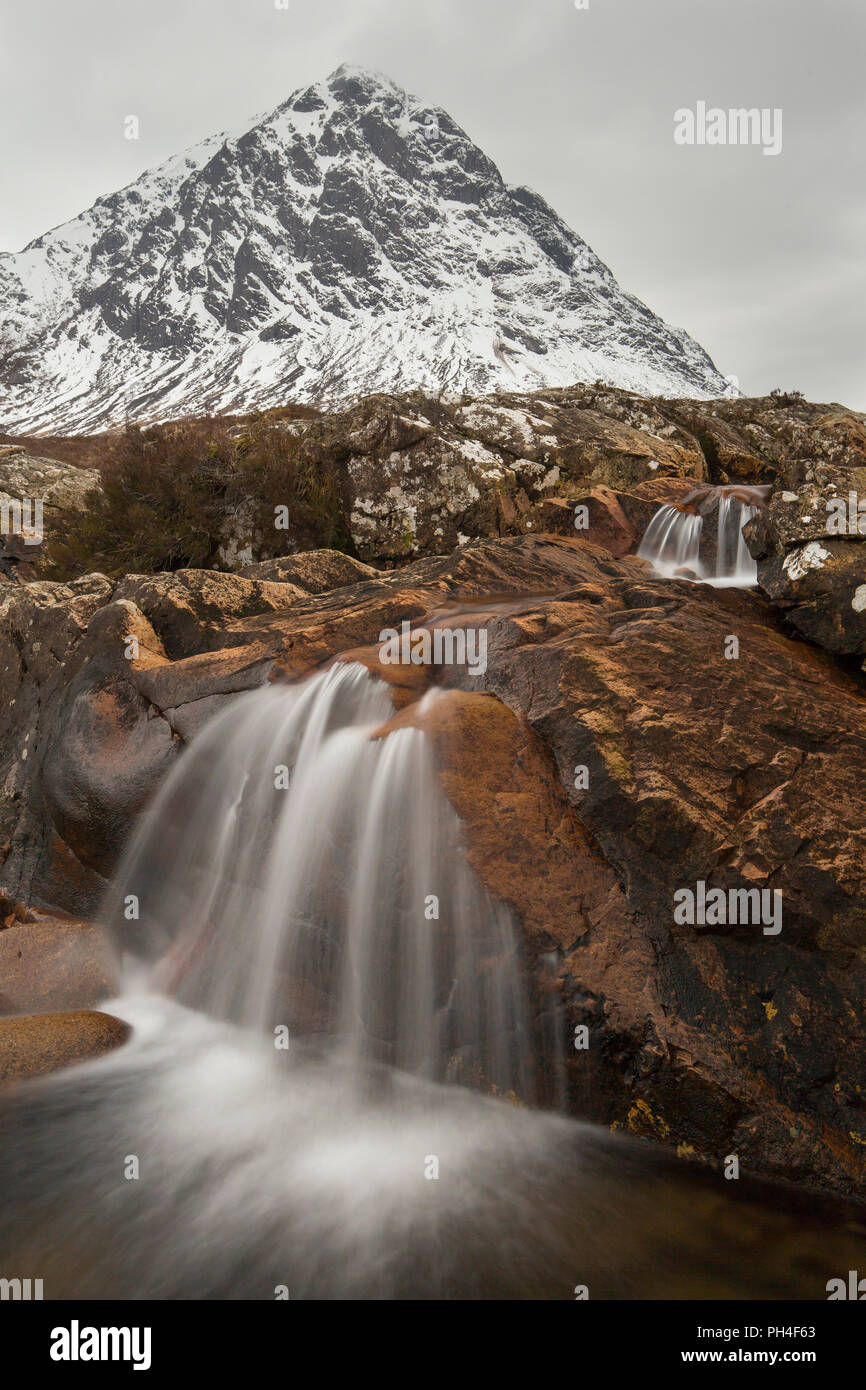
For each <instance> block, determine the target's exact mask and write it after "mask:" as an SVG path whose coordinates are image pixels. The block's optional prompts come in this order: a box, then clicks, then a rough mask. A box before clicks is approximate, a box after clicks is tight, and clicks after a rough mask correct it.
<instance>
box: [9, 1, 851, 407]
mask: <svg viewBox="0 0 866 1390" xmlns="http://www.w3.org/2000/svg"><path fill="white" fill-rule="evenodd" d="M288 4H289V8H288V9H287V10H282V9H277V8H276V3H275V0H146V3H142V0H137V2H134V0H38V3H34V0H0V15H2V29H0V142H2V143H0V250H5V251H12V250H18V249H20V248H21V246H23V245H24V244H25V243H26V242H27V241H28V240H30V239H31V238H32V237H34V236H37V235H38V234H39V233H40V232H43V231H45V230H47V229H48V228H49V227H51V226H54V225H56V224H57V223H59V222H62V221H65V220H66V219H67V218H69V217H71V216H73V215H74V214H75V213H77V212H80V211H82V210H83V209H84V208H86V207H88V206H89V205H90V204H91V203H92V202H93V201H94V199H95V198H97V197H98V196H99V195H100V194H104V193H110V192H112V191H113V190H114V189H116V188H118V187H120V186H122V185H123V184H125V183H128V182H130V180H131V179H133V178H134V177H135V176H136V175H137V174H139V173H140V172H141V171H142V170H143V169H145V168H148V167H150V166H151V165H154V164H157V163H159V162H160V161H161V160H163V159H164V158H166V157H167V156H168V155H171V154H175V153H177V152H178V151H179V150H180V149H182V148H184V147H185V146H187V145H190V144H193V143H195V142H196V141H197V140H199V139H201V138H202V137H203V136H205V135H208V134H211V133H212V132H214V131H217V130H221V129H224V128H236V127H240V126H243V124H244V122H245V120H246V118H247V117H251V116H253V115H255V114H257V113H260V112H263V111H267V110H269V109H271V108H272V107H274V106H276V105H278V104H279V103H280V102H281V101H283V100H285V98H286V97H287V96H288V95H289V93H290V92H292V91H293V90H295V89H296V88H297V87H300V86H302V85H307V84H309V83H310V82H313V81H316V80H317V79H319V78H322V77H325V76H326V75H327V74H328V73H329V72H331V71H332V70H333V69H334V68H335V67H338V66H339V64H340V63H342V62H350V63H361V64H365V65H367V66H369V67H374V68H377V69H379V70H380V71H383V72H386V73H387V74H388V75H389V76H391V77H392V78H393V79H394V80H395V81H396V82H399V83H400V84H401V85H402V86H403V87H405V88H407V89H408V90H409V91H411V92H413V93H415V94H416V95H418V96H420V97H422V98H424V99H425V100H427V101H430V102H432V103H434V104H437V105H439V106H443V107H445V109H446V110H447V111H449V112H450V114H451V115H452V116H453V117H454V119H455V120H456V121H458V122H459V123H460V124H461V125H462V126H463V127H464V128H465V129H466V131H467V132H468V134H469V135H470V136H471V137H472V138H473V139H474V140H475V141H476V143H477V144H479V145H480V146H481V147H482V148H483V149H484V150H485V152H486V153H487V154H488V155H489V156H490V157H491V158H492V159H493V160H495V162H496V163H497V164H498V166H499V168H500V169H501V171H502V174H503V176H504V177H505V179H506V180H507V181H508V182H509V183H514V184H521V183H525V184H529V185H530V186H531V187H533V188H535V189H537V190H538V192H539V193H541V194H542V195H543V196H544V197H545V198H547V200H548V201H549V202H550V203H551V204H552V205H553V207H554V208H555V209H556V210H557V212H558V213H559V214H560V215H561V216H562V217H563V218H564V219H565V220H566V221H567V222H568V223H570V225H571V226H572V227H574V229H575V230H576V231H577V232H578V233H579V234H580V235H581V236H582V237H583V238H584V239H585V240H586V241H588V242H589V243H590V245H591V246H592V247H593V249H594V250H595V251H596V252H597V254H598V255H599V256H600V257H601V258H602V260H604V261H605V262H606V263H607V264H608V265H609V266H610V268H611V269H612V271H613V272H614V274H615V275H616V277H617V278H618V280H619V281H620V283H621V284H622V285H623V286H624V287H625V288H626V289H627V290H630V291H631V292H632V293H634V294H636V295H638V296H639V297H640V298H641V299H643V300H645V301H646V302H647V304H648V305H649V306H650V307H651V308H652V309H653V310H654V311H655V312H656V313H659V314H661V315H662V317H664V318H665V319H667V320H668V321H669V322H671V323H673V324H676V325H678V326H682V327H684V328H686V329H687V330H688V332H689V333H691V334H692V336H693V337H695V338H697V339H698V341H699V342H700V343H701V344H702V345H703V346H704V347H705V348H706V349H707V351H708V352H709V353H710V355H711V357H713V359H714V360H715V362H716V364H717V366H718V367H719V368H720V370H721V371H723V372H725V373H734V374H736V376H737V377H738V378H739V381H740V385H741V387H742V389H743V390H745V391H747V392H748V393H749V394H755V393H758V392H763V391H767V390H770V389H771V388H772V387H774V386H782V387H785V388H787V389H799V390H802V391H804V392H805V393H806V394H807V395H808V396H810V397H811V398H813V399H815V400H825V401H833V400H836V401H841V402H843V403H845V404H847V405H851V406H856V407H858V408H860V409H866V326H864V324H866V313H864V310H866V179H864V173H866V167H864V166H866V154H864V151H866V138H864V137H866V83H864V76H863V74H864V61H866V0H811V3H810V2H809V0H589V7H588V9H585V10H578V9H577V8H576V6H575V0H288ZM698 100H704V101H706V102H707V103H708V104H709V105H710V106H719V107H723V108H729V107H737V106H757V107H769V108H773V107H781V108H782V111H783V148H782V152H781V154H780V155H779V156H778V157H777V158H772V157H767V156H764V155H763V154H762V152H761V150H760V149H759V148H755V147H748V146H746V147H743V146H732V147H710V146H703V147H698V146H694V147H683V146H677V145H675V143H674V140H673V124H674V123H673V113H674V111H675V110H676V109H678V108H681V107H694V106H695V103H696V102H697V101H698ZM129 114H135V115H137V116H138V117H139V119H140V122H141V138H140V139H139V140H138V141H137V142H135V141H128V140H126V139H124V134H123V131H124V125H123V122H124V117H125V116H127V115H129Z"/></svg>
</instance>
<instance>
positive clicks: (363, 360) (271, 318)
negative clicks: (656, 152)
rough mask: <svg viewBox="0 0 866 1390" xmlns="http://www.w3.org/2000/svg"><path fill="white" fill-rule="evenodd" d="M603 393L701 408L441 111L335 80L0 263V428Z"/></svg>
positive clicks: (693, 362)
mask: <svg viewBox="0 0 866 1390" xmlns="http://www.w3.org/2000/svg"><path fill="white" fill-rule="evenodd" d="M599 378H601V379H602V380H605V381H607V382H609V383H611V384H613V385H617V386H622V387H625V388H627V389H629V390H635V391H639V392H644V393H646V394H652V395H665V394H667V395H681V396H687V395H693V396H713V395H722V394H725V393H726V391H727V389H728V388H727V385H726V383H725V381H724V380H723V378H722V377H721V376H720V375H719V374H718V372H717V371H716V369H715V367H714V366H713V364H712V362H711V361H710V359H709V358H708V357H707V355H706V353H704V352H703V350H702V349H701V348H700V347H699V346H698V345H697V344H696V343H695V342H693V341H692V339H691V338H689V337H688V335H687V334H685V333H684V332H682V331H681V330H679V329H673V328H669V327H668V326H667V325H666V324H664V323H663V322H662V321H661V320H660V319H658V318H657V317H656V316H655V315H654V314H652V313H651V311H650V310H649V309H647V308H646V307H645V306H644V305H643V304H641V303H640V302H639V301H637V300H636V299H634V298H633V297H632V296H631V295H628V294H626V293H625V292H624V291H623V290H621V289H620V287H619V285H618V284H617V283H616V281H615V280H614V277H613V276H612V274H611V272H610V271H609V270H608V269H607V267H606V266H605V265H604V264H603V263H602V262H601V261H600V260H599V259H598V257H597V256H595V255H594V253H593V252H592V251H591V250H590V248H589V247H588V246H587V245H586V243H585V242H583V241H582V240H581V239H580V237H579V236H577V235H576V234H575V233H574V232H573V231H572V230H571V229H570V228H569V227H568V226H566V224H565V223H564V222H562V220H561V219H560V218H558V217H557V216H556V214H555V213H554V212H553V210H552V209H551V208H550V207H549V206H548V204H547V203H546V202H545V201H544V199H543V198H541V197H539V195H538V194H536V193H534V192H532V190H531V189H527V188H509V187H507V186H506V185H505V184H504V182H503V180H502V177H501V175H500V173H499V170H498V169H497V168H496V165H495V164H494V163H493V162H492V160H490V159H489V158H488V157H487V155H486V154H485V153H484V152H483V151H482V150H481V149H479V148H478V146H477V145H475V144H474V143H473V142H472V140H471V139H470V138H469V136H468V135H467V134H466V132H465V131H463V130H461V128H460V127H459V126H458V125H457V124H456V122H454V121H453V120H452V119H451V118H450V117H449V116H448V115H447V113H446V112H444V111H442V110H440V109H438V108H435V107H429V106H424V105H422V104H420V103H419V102H417V101H415V100H414V98H411V97H408V96H407V95H406V93H405V92H404V91H403V89H402V88H400V87H398V86H397V84H396V83H394V82H392V80H391V79H390V78H389V77H386V76H384V75H383V74H381V73H377V72H374V71H372V70H370V69H368V68H365V67H360V66H358V65H356V64H348V63H345V64H342V65H341V66H340V67H338V68H337V69H336V70H335V71H334V72H333V73H331V75H330V76H329V77H328V78H327V79H326V81H325V82H322V83H319V84H317V85H315V86H312V87H308V88H306V89H304V90H301V91H298V92H297V93H295V94H294V95H293V96H292V97H290V98H289V100H288V101H287V102H286V103H285V104H284V105H283V106H281V107H279V108H278V109H277V110H276V111H274V112H272V113H271V114H270V115H268V116H265V117H263V118H261V119H260V120H259V121H258V122H257V123H256V124H255V125H253V126H252V127H251V128H250V129H249V130H248V131H246V132H245V134H243V135H241V136H240V137H238V138H232V139H228V140H226V139H224V138H222V137H215V138H214V139H212V140H209V141H203V142H202V143H201V144H200V145H199V146H197V147H196V148H195V149H194V150H191V151H187V152H186V153H185V154H184V155H181V156H178V157H177V158H176V159H173V160H170V161H168V162H167V163H166V164H165V165H163V166H161V167H160V168H159V169H156V170H151V171H150V172H149V173H147V174H144V175H142V177H141V178H140V179H138V180H137V181H136V182H135V183H133V184H131V185H129V186H128V187H127V188H124V189H121V190H120V191H119V192H118V193H115V194H112V195H110V196H109V197H106V198H102V199H100V200H99V201H98V202H97V203H96V204H94V206H93V207H92V208H90V209H89V211H88V212H86V213H83V214H82V215H81V216H80V217H78V218H75V219H74V220H73V221H72V222H70V223H67V224H66V225H65V226H63V227H59V228H56V229H55V230H54V231H52V232H48V233H46V234H45V235H44V236H43V237H40V238H39V239H38V240H37V241H35V242H33V243H31V245H30V246H29V247H27V248H25V250H24V251H22V252H20V253H19V254H18V255H12V256H5V257H3V258H0V388H2V406H0V428H2V429H5V430H8V431H18V432H25V431H29V432H35V431H38V430H45V431H50V432H57V433H61V432H75V431H78V430H82V431H83V430H87V429H95V428H103V427H105V426H107V425H113V424H117V423H118V422H120V421H122V420H124V419H129V418H131V419H142V420H148V419H158V418H165V417H167V416H171V415H177V414H183V413H189V412H191V411H214V412H218V411H230V410H232V411H239V410H247V409H252V408H256V407H260V406H268V405H272V404H279V403H281V402H284V401H286V400H288V399H295V400H299V401H311V402H316V403H335V402H337V401H340V400H343V399H346V398H349V397H352V396H355V395H358V394H363V393H366V392H371V391H400V390H407V389H415V388H419V389H424V390H428V391H441V390H447V391H449V392H472V393H476V394H481V393H483V392H486V391H493V390H497V389H512V390H532V389H537V388H539V387H543V386H560V385H571V384H573V383H574V382H575V381H587V380H589V381H595V380H596V379H599Z"/></svg>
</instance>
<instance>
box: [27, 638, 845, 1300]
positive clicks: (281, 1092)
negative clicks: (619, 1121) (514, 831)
mask: <svg viewBox="0 0 866 1390" xmlns="http://www.w3.org/2000/svg"><path fill="white" fill-rule="evenodd" d="M433 698H436V697H435V696H434V697H433ZM391 713H392V710H391V704H390V699H389V697H388V694H387V691H386V689H385V688H384V687H383V686H382V685H381V684H380V683H379V682H377V681H375V680H373V679H372V678H371V677H370V676H368V675H367V673H366V672H365V671H364V670H363V669H362V668H360V667H357V666H352V665H339V664H338V665H336V666H334V667H332V668H331V669H330V670H328V671H326V672H324V673H323V674H321V675H319V676H316V677H314V678H313V679H312V680H310V681H308V682H306V683H304V684H301V685H298V686H294V687H277V686H274V687H269V688H267V689H264V690H262V691H258V692H255V693H252V694H248V695H243V696H239V697H238V699H237V700H236V701H234V702H233V703H232V704H231V705H230V707H229V708H228V709H227V710H226V711H224V712H223V713H222V714H220V715H218V716H217V717H216V718H215V719H214V720H213V721H212V722H211V723H210V724H209V725H208V726H207V727H206V728H205V729H204V730H203V731H202V732H201V734H200V735H199V736H198V737H197V738H196V739H195V740H194V742H193V743H192V745H191V746H190V748H189V749H187V750H186V752H185V753H184V754H183V755H182V756H181V758H180V759H179V760H178V763H177V765H176V767H175V769H174V770H173V772H172V774H171V776H170V777H169V778H168V780H167V781H166V783H165V785H164V786H163V788H162V790H161V791H160V792H159V794H158V795H157V797H156V798H155V800H154V802H153V804H152V806H151V808H150V810H149V812H148V813H147V815H146V816H145V818H144V820H143V821H142V824H141V826H140V828H139V830H138V832H137V833H136V834H135V836H134V838H133V840H132V842H131V844H130V847H129V850H128V852H127V854H126V855H125V857H124V859H123V862H122V863H121V865H120V867H119V869H118V872H117V875H116V878H115V882H114V884H113V886H112V888H111V890H110V892H109V894H108V896H107V899H106V904H105V908H106V914H107V917H108V919H110V921H111V924H112V927H113V929H114V930H115V932H116V934H117V937H118V939H119V941H120V942H121V944H122V947H123V949H124V952H125V954H126V956H127V958H128V962H129V969H128V971H127V981H128V988H127V993H126V994H125V995H124V996H123V997H122V998H119V999H115V1000H110V1001H108V1003H107V1005H106V1007H107V1008H108V1009H109V1011H110V1012H112V1013H115V1014H117V1015H119V1016H120V1017H122V1018H125V1019H127V1020H128V1021H129V1023H130V1024H131V1025H132V1036H131V1038H130V1039H129V1041H128V1042H127V1043H126V1044H124V1046H123V1047H121V1048H119V1049H117V1050H116V1051H114V1052H111V1053H108V1054H107V1055H105V1056H103V1057H100V1058H97V1059H94V1060H92V1061H90V1062H86V1063H83V1064H79V1065H77V1066H71V1067H69V1068H67V1069H66V1070H64V1071H62V1072H59V1073H57V1074H55V1075H52V1076H48V1077H46V1078H43V1079H42V1080H41V1081H35V1082H30V1083H25V1084H18V1085H16V1086H14V1087H11V1088H8V1089H7V1090H6V1091H5V1093H4V1096H3V1102H2V1104H0V1194H2V1195H0V1273H2V1274H4V1275H11V1274H17V1275H23V1276H29V1275H33V1276H35V1277H38V1278H39V1279H41V1280H42V1281H43V1283H44V1296H45V1298H47V1299H73V1300H79V1299H118V1298H122V1299H149V1298H157V1299H262V1300H270V1299H274V1298H275V1297H276V1298H285V1297H289V1298H291V1299H293V1300H296V1299H304V1298H405V1297H409V1298H437V1297H451V1298H496V1297H498V1298H550V1299H560V1298H561V1299H572V1298H573V1297H574V1291H575V1286H576V1285H582V1286H586V1288H587V1289H588V1290H589V1291H590V1295H591V1297H592V1298H593V1299H597V1298H640V1297H643V1298H686V1297H691V1298H718V1297H723V1298H743V1297H749V1296H752V1297H758V1298H777V1297H783V1296H789V1297H799V1298H808V1297H813V1298H814V1297H819V1298H823V1297H825V1289H824V1285H825V1282H826V1279H827V1278H828V1277H829V1275H830V1274H834V1273H837V1272H838V1271H839V1270H845V1269H848V1268H851V1269H855V1268H858V1267H860V1266H861V1265H862V1252H863V1246H862V1243H861V1242H860V1241H859V1239H858V1238H857V1237H856V1236H855V1235H852V1234H849V1232H848V1230H847V1228H845V1227H843V1226H842V1224H841V1222H842V1218H841V1217H839V1218H838V1219H834V1220H830V1221H828V1218H827V1214H826V1211H824V1210H818V1211H817V1212H815V1213H812V1212H810V1211H809V1210H804V1209H803V1204H802V1201H801V1202H800V1204H799V1205H797V1206H795V1207H793V1209H790V1210H789V1209H788V1208H786V1206H785V1200H786V1199H785V1195H784V1194H779V1193H777V1192H776V1190H775V1189H770V1192H771V1194H772V1200H769V1199H768V1192H767V1189H764V1188H759V1189H758V1190H757V1191H752V1190H751V1189H750V1185H749V1180H748V1178H745V1177H744V1178H741V1180H740V1181H739V1182H737V1183H727V1182H725V1181H724V1180H722V1179H721V1178H717V1177H714V1176H713V1175H712V1174H711V1173H709V1172H704V1171H695V1170H694V1169H693V1168H692V1167H690V1166H689V1165H686V1164H683V1163H681V1162H680V1161H679V1160H677V1159H671V1158H667V1157H665V1156H664V1155H663V1154H660V1153H657V1152H655V1151H654V1150H653V1149H652V1148H645V1147H641V1148H638V1147H636V1146H635V1145H633V1144H632V1143H629V1141H627V1140H625V1139H623V1138H622V1137H621V1136H617V1135H612V1134H610V1133H609V1132H607V1130H606V1129H601V1128H599V1127H596V1126H592V1125H586V1124H578V1123H576V1122H574V1121H572V1120H567V1119H565V1118H564V1117H562V1116H560V1115H556V1114H551V1113H549V1112H543V1111H538V1110H532V1109H529V1108H527V1107H525V1106H522V1105H514V1104H506V1103H504V1102H503V1100H501V1099H491V1098H489V1097H488V1096H485V1095H481V1094H479V1092H478V1090H477V1089H470V1088H468V1087H465V1086H462V1085H441V1084H438V1082H437V1081H436V1080H435V1079H430V1078H447V1079H452V1080H461V1079H468V1080H471V1081H477V1082H478V1083H480V1085H481V1086H482V1087H483V1088H486V1089H488V1090H492V1089H494V1088H495V1089H496V1090H498V1091H500V1092H503V1093H505V1094H506V1095H507V1096H508V1098H509V1099H514V1098H515V1097H516V1096H524V1097H526V1096H531V1095H532V1093H533V1089H534V1087H533V1082H534V1076H533V1071H534V1065H533V1064H534V1063H539V1062H540V1063H541V1069H546V1070H547V1071H548V1072H549V1073H550V1074H552V1075H560V1074H561V1070H562V1062H563V1058H564V1051H565V1048H564V1040H562V1039H560V1040H559V1043H558V1047H555V1048H553V1049H548V1050H545V1049H544V1048H542V1049H541V1050H540V1052H538V1053H535V1054H534V1053H533V1042H534V1040H533V1037H532V1036H531V1033H532V1030H531V1028H530V1024H529V1017H528V1014H529V1011H528V1008H527V1003H526V1000H525V998H524V992H523V986H522V982H521V981H522V976H521V972H520V970H519V962H518V953H517V947H516V933H515V930H514V925H513V923H512V921H511V919H510V916H509V914H508V913H507V911H506V910H505V909H504V908H503V907H502V905H498V904H495V903H493V902H492V901H491V899H490V898H489V896H488V894H487V893H486V891H485V890H484V889H483V887H482V886H481V884H480V883H479V882H478V880H477V879H476V878H475V876H474V875H473V873H472V872H471V870H470V868H469V866H468V864H467V863H466V860H465V857H464V853H463V846H462V844H461V840H460V826H459V824H458V821H457V818H456V816H455V815H454V812H453V810H452V808H451V807H450V804H449V803H448V802H447V801H446V800H445V799H444V797H443V796H442V794H441V792H440V789H439V786H438V784H437V782H436V780H435V777H434V774H433V769H432V764H431V760H430V752H429V749H428V746H427V743H426V739H425V736H424V735H423V734H422V733H420V732H419V731H418V730H413V729H409V728H400V729H397V730H395V731H391V732H386V731H383V730H382V727H381V726H382V725H383V723H385V722H386V721H387V719H388V718H389V717H390V715H391ZM433 898H438V899H439V912H438V917H437V916H436V915H435V914H433V913H432V912H430V913H428V912H427V911H425V907H427V906H429V905H430V902H431V900H432V899H433ZM136 903H137V908H138V915H137V917H136V915H135V912H134V910H133V909H134V908H135V906H136ZM160 991H165V992H160ZM170 995H174V996H176V997H174V998H172V997H170ZM180 1001H183V1002H180ZM282 1023H288V1024H289V1028H290V1035H291V1043H290V1047H289V1048H288V1049H287V1050H286V1049H282V1048H280V1047H278V1046H276V1045H275V1043H276V1038H275V1037H273V1036H270V1037H269V1029H270V1026H271V1025H272V1024H274V1025H276V1026H277V1027H279V1025H280V1024H282ZM316 1033H318V1036H317V1037H314V1036H312V1035H314V1034H316ZM332 1035H336V1036H337V1040H338V1043H339V1046H335V1043H334V1039H333V1036H332ZM325 1040H327V1041H325ZM582 1055H583V1056H584V1057H586V1056H587V1055H588V1054H586V1053H584V1054H582ZM373 1056H375V1057H377V1058H385V1059H387V1060H388V1061H389V1062H391V1063H396V1065H383V1064H382V1062H381V1061H377V1060H372V1057H373ZM535 1069H537V1068H535ZM413 1072H414V1073H416V1074H415V1075H413V1074H412V1073H413ZM590 1074H591V1073H590ZM511 1093H514V1094H513V1095H512V1094H511ZM133 1163H134V1165H135V1168H134V1173H132V1174H131V1172H130V1165H131V1164H133ZM131 1177H132V1178H133V1180H130V1178H131ZM733 1189H736V1191H733ZM744 1249H746V1250H747V1251H748V1259H743V1258H742V1252H743V1250H744ZM780 1250H783V1251H784V1260H783V1261H782V1262H781V1263H780V1261H779V1260H778V1258H777V1253H778V1252H779V1251H780Z"/></svg>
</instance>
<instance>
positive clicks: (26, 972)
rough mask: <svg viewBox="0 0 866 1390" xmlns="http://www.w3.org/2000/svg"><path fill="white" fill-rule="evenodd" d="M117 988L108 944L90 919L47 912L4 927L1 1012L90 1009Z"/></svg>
mask: <svg viewBox="0 0 866 1390" xmlns="http://www.w3.org/2000/svg"><path fill="white" fill-rule="evenodd" d="M30 915H33V914H30ZM116 986H117V979H116V973H115V965H114V961H113V959H112V955H111V952H110V950H109V947H108V943H107V942H106V941H105V940H104V938H103V936H102V933H101V931H100V929H99V927H97V926H95V925H94V924H93V923H91V922H85V921H80V920H77V919H75V918H70V917H65V918H64V917H62V916H60V915H58V914H44V913H43V914H37V915H36V917H35V920H33V921H30V922H27V923H24V924H18V925H15V926H12V927H8V928H7V929H6V930H5V931H0V1014H28V1013H36V1012H38V1013H48V1012H52V1011H54V1010H57V1009H89V1008H92V1007H93V1006H94V1004H97V1003H98V1002H99V1000H101V999H106V998H108V996H109V995H111V994H112V993H113V992H114V991H115V989H116Z"/></svg>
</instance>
